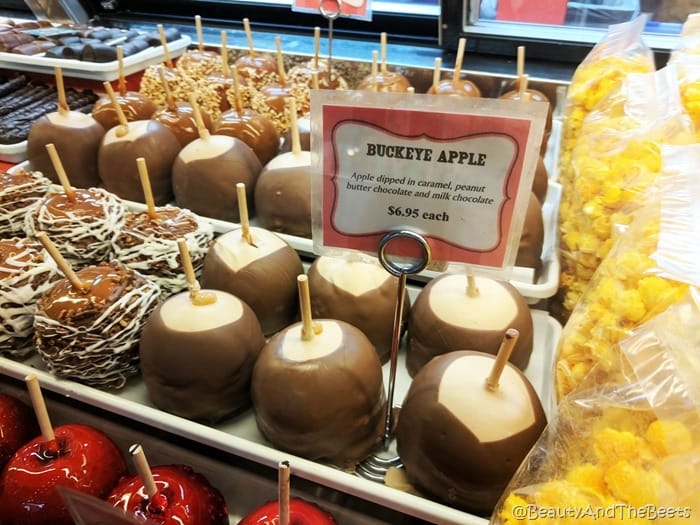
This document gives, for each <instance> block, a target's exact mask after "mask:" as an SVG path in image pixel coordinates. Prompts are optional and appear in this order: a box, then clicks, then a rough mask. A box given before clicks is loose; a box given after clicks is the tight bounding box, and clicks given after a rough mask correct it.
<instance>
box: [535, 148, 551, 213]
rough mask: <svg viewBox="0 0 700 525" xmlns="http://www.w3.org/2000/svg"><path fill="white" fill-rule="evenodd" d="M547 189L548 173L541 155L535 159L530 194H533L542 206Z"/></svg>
mask: <svg viewBox="0 0 700 525" xmlns="http://www.w3.org/2000/svg"><path fill="white" fill-rule="evenodd" d="M548 189H549V172H548V171H547V165H546V164H545V163H544V158H542V155H540V156H539V157H537V166H536V168H535V177H534V179H533V181H532V193H534V194H535V197H537V200H538V201H539V203H540V204H544V201H545V199H546V198H547V190H548Z"/></svg>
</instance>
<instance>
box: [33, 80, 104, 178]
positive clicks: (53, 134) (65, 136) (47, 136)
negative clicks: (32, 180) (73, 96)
mask: <svg viewBox="0 0 700 525" xmlns="http://www.w3.org/2000/svg"><path fill="white" fill-rule="evenodd" d="M56 85H57V88H58V96H59V99H58V111H55V112H52V113H47V114H46V115H44V116H42V117H40V118H39V119H37V120H36V121H35V122H34V123H33V124H32V127H31V128H30V130H29V135H28V136H27V160H28V161H29V166H30V169H32V170H34V171H40V172H42V173H43V174H44V175H45V176H46V177H48V178H49V179H51V181H52V182H55V183H58V182H59V180H58V174H57V173H56V171H55V169H54V165H53V163H52V162H51V159H50V158H49V155H48V153H47V151H46V144H49V143H52V144H55V145H56V149H57V150H58V152H59V154H60V155H61V156H62V157H63V159H64V162H65V168H66V171H68V173H70V174H71V177H72V179H73V184H74V185H75V186H76V187H78V188H90V187H92V186H97V185H98V184H99V182H100V179H99V176H98V173H97V153H98V150H99V148H100V143H101V141H102V138H103V136H104V134H105V130H104V128H103V127H102V126H101V125H100V123H99V122H97V121H96V120H95V119H94V118H93V117H92V116H91V115H86V114H85V113H81V112H79V111H71V110H70V109H69V108H68V104H67V102H66V98H65V91H64V89H63V77H62V75H61V70H60V69H59V68H56Z"/></svg>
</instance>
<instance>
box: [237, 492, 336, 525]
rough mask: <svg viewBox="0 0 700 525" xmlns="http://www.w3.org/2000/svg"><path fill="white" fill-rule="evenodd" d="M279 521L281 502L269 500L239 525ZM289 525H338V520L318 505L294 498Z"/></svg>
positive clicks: (263, 524) (256, 524) (255, 524)
mask: <svg viewBox="0 0 700 525" xmlns="http://www.w3.org/2000/svg"><path fill="white" fill-rule="evenodd" d="M278 522H279V503H278V502H277V501H268V502H267V503H265V504H264V505H262V506H260V507H258V508H257V509H255V510H254V511H253V512H251V513H250V514H248V515H247V516H246V517H245V518H243V519H242V520H241V521H239V522H238V525H265V524H267V523H278ZM289 525H336V521H335V519H333V516H331V515H330V514H329V513H328V512H326V511H325V510H323V509H322V508H321V507H319V506H318V505H316V504H314V503H310V502H308V501H304V500H302V499H299V498H292V499H291V500H289Z"/></svg>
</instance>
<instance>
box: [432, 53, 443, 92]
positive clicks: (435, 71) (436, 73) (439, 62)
mask: <svg viewBox="0 0 700 525" xmlns="http://www.w3.org/2000/svg"><path fill="white" fill-rule="evenodd" d="M441 67H442V58H440V57H435V67H434V68H433V85H432V86H430V89H431V90H432V91H433V92H436V91H437V89H438V86H439V85H440V73H441V71H440V68H441Z"/></svg>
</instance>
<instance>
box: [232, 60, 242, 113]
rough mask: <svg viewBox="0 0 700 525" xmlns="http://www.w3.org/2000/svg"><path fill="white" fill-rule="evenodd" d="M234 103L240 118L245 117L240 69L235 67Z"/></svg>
mask: <svg viewBox="0 0 700 525" xmlns="http://www.w3.org/2000/svg"><path fill="white" fill-rule="evenodd" d="M233 101H234V106H235V107H236V112H238V116H239V117H241V116H243V100H242V99H241V82H240V80H239V78H238V68H237V67H236V66H233Z"/></svg>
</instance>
